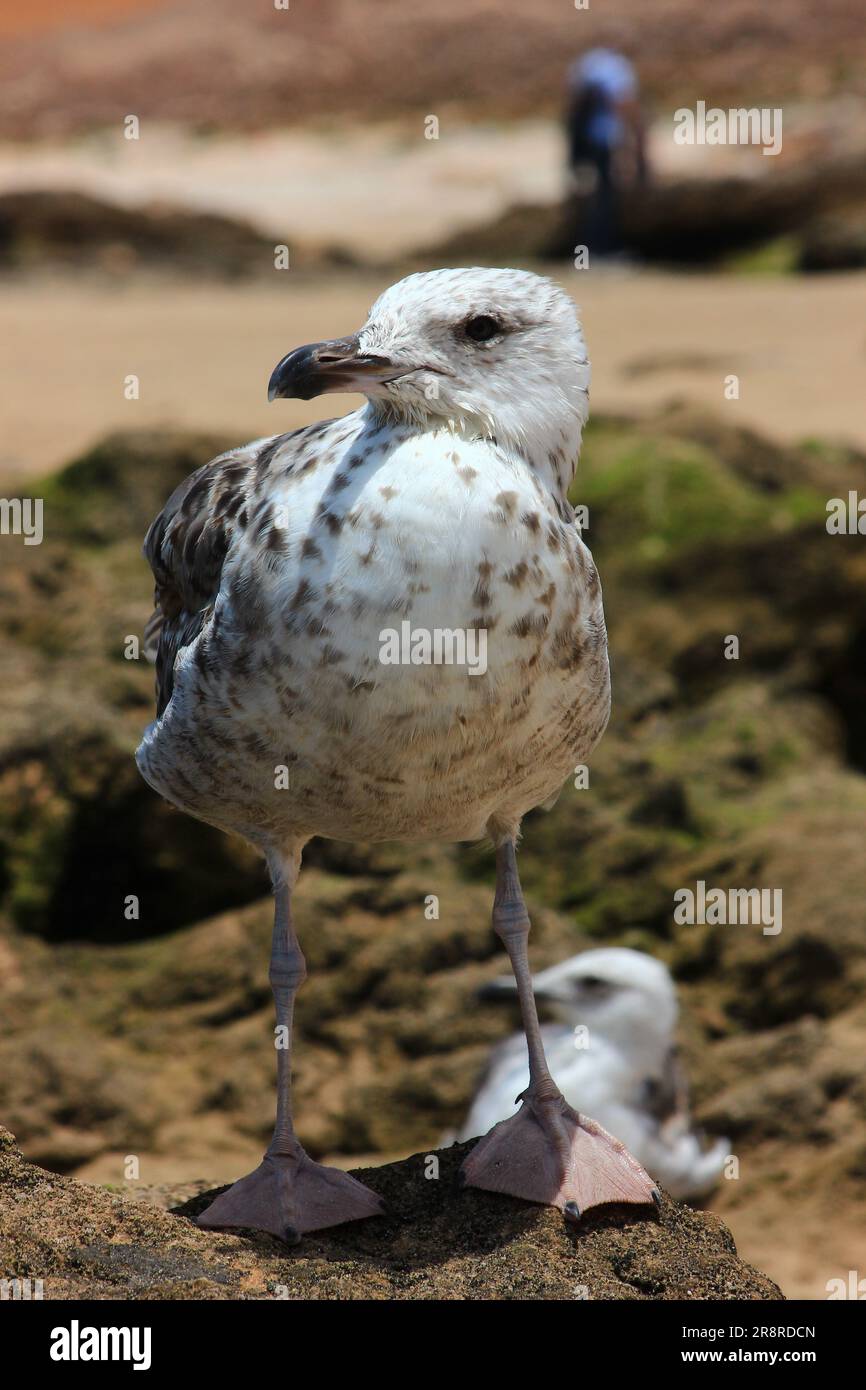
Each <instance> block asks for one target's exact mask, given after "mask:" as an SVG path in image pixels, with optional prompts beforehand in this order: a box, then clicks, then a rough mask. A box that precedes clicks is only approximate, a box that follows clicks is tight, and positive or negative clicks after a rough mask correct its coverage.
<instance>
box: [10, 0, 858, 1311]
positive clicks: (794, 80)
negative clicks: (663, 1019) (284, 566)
mask: <svg viewBox="0 0 866 1390" xmlns="http://www.w3.org/2000/svg"><path fill="white" fill-rule="evenodd" d="M0 39H2V52H0V380H2V392H3V401H2V417H0V418H2V429H0V494H2V496H3V497H4V498H6V499H10V498H39V499H42V500H43V504H44V538H43V540H42V542H41V544H38V545H25V544H24V540H23V537H22V536H21V535H16V534H12V533H8V534H2V535H0V566H2V568H0V623H2V630H3V641H2V643H0V683H2V688H3V692H4V693H3V719H2V723H0V1121H2V1122H3V1123H4V1124H6V1125H8V1127H9V1128H10V1129H11V1130H13V1131H14V1132H15V1133H16V1135H17V1136H18V1139H19V1141H20V1143H21V1145H22V1147H23V1149H24V1151H25V1153H26V1155H27V1156H28V1157H29V1158H31V1159H32V1160H34V1161H36V1162H38V1163H41V1164H43V1165H45V1166H47V1167H48V1168H51V1169H55V1170H56V1171H58V1172H62V1173H71V1174H74V1175H76V1176H78V1177H80V1178H83V1179H85V1180H88V1181H93V1182H100V1183H111V1184H115V1185H118V1186H122V1184H123V1183H124V1178H125V1160H126V1158H127V1156H129V1155H133V1156H135V1157H136V1158H137V1159H138V1161H139V1169H140V1178H139V1181H140V1183H143V1184H164V1183H171V1184H184V1183H188V1182H189V1181H190V1180H193V1179H199V1178H203V1179H208V1180H210V1181H218V1180H222V1181H226V1180H228V1179H229V1178H233V1177H236V1176H237V1175H238V1174H240V1173H242V1172H245V1171H247V1170H248V1169H249V1168H250V1167H251V1166H253V1165H254V1163H255V1162H257V1160H258V1156H259V1155H260V1153H261V1150H262V1147H263V1145H264V1144H265V1143H266V1142H267V1139H268V1137H269V1133H270V1127H271V1123H272V1104H273V1085H272V1081H273V1078H272V1070H273V1060H272V1055H271V1051H272V1050H271V1047H270V1045H269V1039H270V1036H271V1028H272V1016H271V996H270V991H269V987H268V982H267V953H268V943H269V937H270V923H271V905H270V901H269V899H268V898H267V884H266V879H265V874H264V871H263V868H262V866H261V865H260V864H259V863H258V862H257V861H256V860H255V859H254V857H253V856H252V854H251V853H249V852H248V851H247V850H246V849H245V848H244V847H243V846H242V845H240V844H238V843H234V842H230V841H229V840H227V839H226V838H224V837H222V836H220V835H219V834H218V833H217V832H215V831H211V830H210V829H208V828H207V827H205V826H203V825H198V824H197V823H195V822H193V821H192V820H189V819H187V818H185V817H183V816H181V815H180V814H179V813H176V812H174V811H172V810H171V809H170V808H169V807H168V806H167V805H165V804H163V803H162V802H160V801H159V800H158V798H156V797H155V796H154V795H153V793H151V792H150V791H149V790H148V788H147V787H146V786H145V785H144V783H143V782H141V780H140V779H139V777H138V774H137V772H136V769H135V767H134V764H133V762H132V756H131V755H132V751H133V749H134V747H135V745H136V743H137V741H138V737H139V734H140V731H141V729H142V727H143V726H144V724H145V723H146V722H147V721H148V720H149V719H150V718H151V717H152V694H151V692H152V672H151V671H150V669H149V668H148V667H147V666H146V663H145V662H144V660H138V659H136V658H135V642H134V641H132V642H131V641H130V639H135V638H136V637H138V638H140V636H141V633H142V631H143V626H144V623H145V621H146V619H147V617H148V615H149V612H150V599H151V579H150V575H149V572H148V570H147V567H146V565H145V563H144V561H143V560H142V559H141V557H140V543H141V539H142V538H143V535H144V532H145V530H146V528H147V526H148V524H149V522H150V520H151V519H152V517H153V515H154V514H155V513H156V511H158V510H159V508H160V506H161V505H162V503H163V501H164V500H165V499H166V497H167V496H168V494H169V493H170V492H171V490H172V489H173V487H174V486H175V485H176V483H177V482H178V481H180V479H181V478H183V477H184V476H186V474H187V473H189V472H190V471H191V470H192V469H193V468H194V467H195V466H197V465H198V464H199V463H201V462H204V461H206V460H207V459H208V458H210V457H211V456H212V455H213V454H214V453H215V452H217V451H218V450H220V449H222V448H226V447H229V446H230V445H232V444H235V443H238V442H241V441H245V440H247V439H250V438H256V437H259V436H262V435H267V434H272V433H276V432H280V431H283V430H286V429H289V428H293V427H294V426H296V425H299V424H303V423H305V422H308V421H310V420H313V419H317V418H322V417H323V415H324V414H326V413H327V412H326V410H325V409H324V406H323V403H322V402H321V401H311V402H309V403H303V402H297V401H292V402H279V403H277V404H275V405H273V406H270V407H269V406H268V404H267V401H266V386H267V380H268V376H269V373H270V371H271V368H272V367H273V365H274V363H275V362H276V361H277V360H278V358H279V357H281V356H282V355H283V354H284V353H286V352H287V351H289V350H290V349H291V348H292V347H294V346H296V345H298V344H300V343H303V342H307V341H310V340H313V339H320V338H325V337H330V336H335V335H337V334H341V333H345V332H350V331H352V330H354V329H356V328H357V327H358V326H360V324H361V323H362V322H363V318H364V315H365V312H366V309H367V307H368V306H369V305H370V303H371V302H372V301H373V299H374V298H375V297H376V295H377V294H378V293H379V292H380V291H381V290H382V289H383V288H384V287H385V286H386V285H388V284H390V283H391V282H392V281H393V280H395V279H397V278H399V276H400V275H402V274H405V273H407V272H408V271H410V270H412V269H415V268H430V267H435V266H440V265H450V264H499V265H504V264H517V265H522V266H528V267H530V268H533V269H537V270H539V271H541V272H543V273H546V274H549V275H551V276H553V277H554V278H555V279H556V280H558V281H559V283H560V284H562V285H563V286H564V287H565V288H566V289H567V290H568V291H569V293H571V294H572V295H573V296H574V298H575V300H576V301H577V302H578V304H579V305H580V306H581V309H582V314H583V318H584V324H585V328H586V333H587V338H588V342H589V348H590V355H591V357H592V360H593V386H592V404H593V417H592V422H591V425H590V428H589V430H588V433H587V436H586V440H585V446H584V450H583V454H582V458H581V464H580V468H579V471H578V476H577V482H576V485H575V488H574V492H573V495H572V496H573V501H574V502H575V503H581V504H583V505H585V506H587V507H588V508H589V518H590V520H589V529H588V531H587V532H586V539H587V540H588V542H589V544H590V546H591V548H592V550H593V553H594V555H595V558H596V561H597V563H598V565H599V568H600V571H601V575H602V578H603V581H604V585H605V598H606V608H607V614H608V626H609V629H610V637H611V649H612V665H613V682H614V714H613V718H612V721H611V726H610V729H609V731H608V734H607V736H606V738H605V739H604V741H603V743H602V745H601V749H600V752H599V754H598V755H597V756H596V758H595V760H594V762H593V767H592V773H591V787H590V789H589V790H577V789H575V788H572V787H571V786H567V787H566V789H565V791H564V792H563V794H562V796H561V798H560V800H559V802H558V804H557V806H556V808H555V809H554V810H553V811H552V812H551V813H549V814H544V813H536V814H534V815H533V816H531V817H529V818H528V819H527V822H526V823H525V827H524V830H525V837H524V845H523V850H522V873H523V879H524V886H525V888H526V890H527V894H528V898H529V903H530V908H531V910H532V913H533V921H534V933H533V937H532V943H531V949H532V960H533V965H534V967H535V968H536V969H540V968H542V967H545V966H549V965H552V964H554V963H555V962H557V961H561V960H563V959H564V958H566V957H568V956H570V955H573V954H574V953H575V952H576V951H578V950H580V949H582V948H584V947H588V946H597V945H624V946H631V947H636V948H638V949H640V950H644V951H648V952H650V953H651V954H652V955H654V956H656V957H657V958H658V959H660V960H662V961H664V962H665V963H666V964H667V965H668V966H669V967H670V968H671V970H672V971H673V973H674V976H675V978H676V980H677V983H678V987H679V993H680V1000H681V1008H682V1018H681V1024H680V1030H679V1036H680V1044H681V1049H682V1056H683V1059H684V1063H685V1066H686V1069H687V1071H688V1074H689V1077H690V1080H691V1085H692V1101H693V1109H694V1111H695V1114H696V1118H697V1122H698V1123H699V1124H700V1126H701V1127H702V1129H703V1130H704V1131H705V1132H706V1135H707V1142H708V1143H709V1142H710V1140H711V1138H712V1137H713V1136H726V1137H727V1138H729V1139H730V1141H731V1150H732V1153H733V1154H735V1155H736V1157H737V1159H738V1160H739V1166H738V1176H737V1177H735V1178H729V1179H724V1180H723V1181H722V1182H721V1184H720V1186H719V1188H718V1190H717V1191H716V1193H715V1194H714V1195H713V1196H712V1197H711V1198H710V1199H709V1203H708V1204H709V1205H710V1206H711V1208H712V1209H713V1210H715V1211H718V1212H719V1213H720V1214H721V1215H722V1217H723V1218H724V1220H725V1221H726V1222H727V1223H728V1224H729V1226H730V1227H731V1229H732V1231H733V1233H734V1236H735V1238H736V1241H737V1244H738V1248H739V1250H740V1253H741V1254H742V1255H743V1256H744V1257H745V1258H746V1259H747V1260H749V1261H751V1262H753V1263H754V1264H756V1265H758V1266H759V1267H760V1268H762V1269H763V1270H765V1271H766V1272H767V1273H769V1274H770V1275H771V1276H772V1277H773V1278H774V1279H776V1280H777V1281H778V1282H779V1283H780V1284H781V1286H782V1288H783V1289H784V1291H785V1292H786V1293H788V1294H789V1295H798V1296H801V1297H809V1298H823V1297H826V1293H827V1281H828V1280H831V1279H834V1278H840V1277H841V1278H843V1279H847V1275H848V1271H849V1270H850V1269H857V1266H858V1260H859V1261H861V1262H862V1251H863V1239H864V1232H866V1126H864V1121H866V1077H864V1071H863V1057H864V1053H866V997H864V982H866V937H864V932H863V913H864V909H863V903H864V901H866V858H864V853H863V842H864V828H866V820H864V817H866V735H864V722H863V708H864V701H866V550H864V540H863V537H862V536H858V535H857V534H853V535H831V534H829V533H828V531H827V528H826V518H827V503H828V500H829V499H832V498H837V497H840V498H844V499H847V498H848V494H849V492H850V491H854V492H856V491H857V489H859V490H860V494H862V495H866V467H864V464H866V452H864V451H866V410H864V402H866V390H864V386H866V382H864V367H866V76H864V74H866V62H864V60H866V26H864V25H863V22H862V15H861V14H858V11H857V7H856V6H855V5H853V4H851V3H850V0H844V2H843V0H827V3H825V4H823V5H822V6H820V7H817V6H814V5H812V4H809V3H806V0H777V3H776V4H775V5H774V6H773V7H772V8H767V7H766V6H764V5H763V4H760V3H759V0H731V3H729V4H727V5H725V6H722V7H706V6H699V5H698V4H697V3H696V0H657V3H656V4H655V5H653V7H652V14H651V17H650V15H649V12H648V10H647V7H646V6H645V5H644V4H643V3H640V2H639V0H612V2H611V3H609V4H607V5H605V6H603V7H602V6H599V7H598V8H597V9H596V8H594V7H592V8H589V9H586V10H582V9H577V8H575V7H574V6H571V5H569V4H567V3H564V2H563V0H535V3H534V4H533V5H526V4H519V3H516V0H501V3H488V2H487V0H440V3H439V4H437V5H435V6H430V5H425V4H420V3H406V0H402V2H401V3H398V0H351V2H350V0H315V3H314V0H290V3H289V4H288V5H287V7H286V8H284V9H281V8H276V7H275V6H274V4H273V3H272V0H271V3H266V2H265V0H257V2H256V3H250V4H247V5H245V6H243V7H239V6H237V5H232V4H230V3H229V0H206V2H205V0H168V2H167V3H165V2H163V3H160V2H159V0H110V3H109V0H52V3H43V4H42V5H40V6H39V7H38V9H33V10H32V11H31V12H30V13H29V14H25V13H24V11H23V10H22V9H21V7H20V6H18V5H16V4H13V3H12V0H0ZM598 50H602V51H603V55H606V56H602V58H601V59H599V57H598ZM588 55H595V56H594V57H593V58H592V61H591V62H589V63H588V62H587V57H588ZM612 55H613V56H612ZM698 102H705V103H706V105H707V107H708V108H714V107H718V108H722V109H724V110H727V109H728V108H730V107H748V108H752V107H754V108H766V109H767V110H768V111H770V112H772V111H775V110H777V109H780V110H781V111H782V112H783V127H782V146H781V150H780V152H779V153H777V154H773V155H772V156H768V155H765V154H763V153H762V148H761V145H760V144H754V145H731V144H708V143H691V144H680V143H677V141H676V140H675V138H674V132H675V129H676V118H675V113H676V112H677V110H678V109H680V108H688V109H692V110H694V109H696V107H697V103H698ZM130 136H132V137H133V138H130ZM355 404H356V402H355V401H353V400H352V399H351V398H345V399H344V398H337V399H336V400H335V401H332V402H328V406H330V407H332V408H333V409H334V410H337V411H342V410H343V409H346V410H348V409H351V408H353V407H354V405H355ZM8 529H9V528H8V527H7V528H6V530H7V531H8ZM864 529H866V522H864ZM731 634H734V635H737V636H738V637H739V642H740V656H739V660H734V661H732V660H726V659H725V657H724V642H725V638H726V637H727V636H729V635H731ZM699 879H703V880H704V881H705V882H706V883H707V884H708V885H712V886H719V887H723V888H726V887H729V886H731V887H752V886H764V887H770V888H781V889H782V891H783V895H784V926H783V930H782V931H781V932H780V933H779V934H778V935H775V936H769V935H763V934H762V932H761V930H760V928H759V927H757V926H749V925H733V926H707V925H695V926H685V927H683V926H676V925H675V924H674V921H673V894H674V891H675V890H676V889H677V888H681V887H683V886H689V885H694V883H695V882H696V881H697V880H699ZM491 883H492V863H491V859H490V857H489V856H488V855H487V854H486V853H485V852H484V851H483V850H481V849H478V848H468V847H463V848H461V847H435V846H421V847H417V848H407V847H404V846H393V847H392V846H384V847H383V846H378V847H370V846H364V845H352V846H348V845H340V844H333V843H331V844H329V843H325V842H318V843H315V844H313V845H311V846H310V848H309V851H308V854H307V869H306V871H305V873H304V874H302V877H301V881H300V888H299V890H298V894H297V909H296V910H297V920H298V924H299V930H300V935H301V939H302V942H303V945H304V950H305V952H306V955H307V960H308V965H309V970H310V976H309V980H308V982H307V984H306V985H305V986H304V988H303V990H302V991H301V993H300V995H299V998H298V1005H297V1023H298V1030H299V1037H298V1046H297V1049H296V1054H295V1060H296V1067H297V1095H298V1100H297V1114H298V1123H299V1130H300V1134H301V1137H302V1139H303V1140H304V1142H305V1143H306V1144H307V1146H308V1148H309V1149H310V1151H311V1152H312V1153H313V1154H314V1155H315V1156H317V1157H327V1158H328V1159H329V1160H330V1161H334V1162H338V1163H341V1164H345V1165H347V1166H348V1165H353V1166H354V1165H357V1163H358V1162H359V1161H361V1160H363V1161H372V1162H376V1161H380V1160H383V1159H391V1158H395V1157H399V1156H402V1155H404V1154H407V1153H411V1152H414V1151H416V1150H418V1149H428V1148H430V1147H432V1146H435V1145H436V1143H437V1142H438V1140H439V1138H440V1136H441V1135H442V1134H443V1132H445V1131H447V1130H448V1129H450V1128H453V1127H456V1126H457V1125H458V1124H459V1122H460V1120H461V1118H462V1117H463V1115H464V1113H465V1110H466V1107H467V1104H468V1101H469V1099H470V1097H471V1095H472V1092H473V1088H474V1086H475V1083H476V1081H477V1078H478V1076H479V1074H480V1072H481V1071H482V1069H483V1066H484V1063H485V1058H486V1056H487V1054H488V1051H489V1049H490V1047H491V1046H492V1045H493V1044H494V1043H496V1042H497V1041H499V1040H500V1039H501V1038H503V1037H504V1036H505V1035H506V1034H507V1033H509V1032H510V1031H511V1030H512V1029H513V1028H514V1026H515V1021H516V1020H515V1016H514V1014H513V1013H512V1012H511V1011H510V1007H509V1006H508V1005H507V1004H505V1005H503V1004H501V1003H500V1004H497V1003H496V1002H493V1001H491V1002H481V1003H479V1002H476V996H477V993H478V991H479V989H480V988H481V987H482V986H483V985H484V984H485V983H486V982H488V981H490V980H491V979H492V978H494V977H495V976H497V975H499V974H501V973H502V971H503V956H502V955H501V953H500V950H499V948H498V944H497V943H496V941H495V938H494V937H493V935H492V932H491V930H490V925H489V922H490V907H491ZM430 894H435V895H436V896H437V897H438V899H439V917H438V920H434V921H428V920H425V913H424V902H425V898H426V897H427V896H428V895H430ZM131 898H134V899H136V900H137V903H138V906H137V908H133V909H131V908H130V899H131ZM136 914H137V915H136Z"/></svg>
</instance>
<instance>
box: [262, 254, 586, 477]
mask: <svg viewBox="0 0 866 1390" xmlns="http://www.w3.org/2000/svg"><path fill="white" fill-rule="evenodd" d="M589 374H590V369H589V361H588V359H587V355H586V344H585V343H584V339H583V332H582V329H581V325H580V321H579V319H578V316H577V311H576V309H575V306H574V303H573V301H572V300H571V298H570V297H569V295H567V294H566V293H565V292H564V290H561V289H560V288H559V286H558V285H555V284H554V283H553V281H551V280H547V279H544V278H543V277H542V276H540V275H534V274H532V273H531V272H530V271H527V270H495V269H484V268H475V269H466V270H432V271H426V272H424V273H421V274H417V275H409V276H407V277H406V279H405V280H400V281H398V283H397V284H396V285H392V286H391V287H390V289H387V290H386V291H385V293H384V294H382V295H381V296H380V297H379V298H378V299H377V300H376V303H375V304H374V305H373V307H372V309H371V310H370V313H369V315H368V318H367V321H366V323H365V324H364V325H363V327H362V328H361V329H359V331H358V332H357V333H354V334H352V335H351V336H350V337H347V338H338V339H334V340H332V341H330V342H322V343H311V344H308V345H307V346H305V347H300V348H296V349H295V351H294V352H291V353H289V354H288V356H287V357H284V358H283V359H282V361H281V362H279V363H278V364H277V366H276V367H275V368H274V371H273V374H272V375H271V380H270V384H269V387H268V397H269V399H270V400H274V399H275V398H276V397H278V396H299V397H301V398H302V399H303V400H309V399H310V398H311V397H312V396H318V395H322V394H323V393H324V392H326V391H360V392H362V393H363V394H364V395H365V396H367V397H368V398H369V399H370V401H371V402H372V403H373V406H374V408H375V409H377V410H380V411H382V412H383V413H386V414H391V415H393V416H397V417H402V418H408V419H410V420H412V421H415V422H417V423H418V424H419V425H420V426H422V427H425V428H431V427H433V428H435V427H437V426H439V425H451V426H455V427H459V428H462V429H469V430H470V431H472V432H475V433H480V434H483V435H489V436H492V437H495V438H496V439H497V440H498V441H499V442H500V443H503V444H506V445H509V446H513V447H516V448H519V449H521V450H526V451H528V452H529V453H530V454H533V453H534V452H535V451H537V450H538V451H543V450H548V451H550V450H555V449H558V450H562V451H568V450H571V451H572V461H573V457H574V455H575V454H576V452H577V448H578V447H579V444H580V433H581V429H582V427H583V424H584V422H585V420H586V415H587V409H588V391H589Z"/></svg>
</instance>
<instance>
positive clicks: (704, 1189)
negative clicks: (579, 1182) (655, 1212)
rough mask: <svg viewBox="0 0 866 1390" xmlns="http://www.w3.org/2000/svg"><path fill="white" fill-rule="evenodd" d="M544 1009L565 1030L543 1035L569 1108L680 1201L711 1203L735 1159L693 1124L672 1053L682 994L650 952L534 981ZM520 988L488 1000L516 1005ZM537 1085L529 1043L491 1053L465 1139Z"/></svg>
mask: <svg viewBox="0 0 866 1390" xmlns="http://www.w3.org/2000/svg"><path fill="white" fill-rule="evenodd" d="M532 984H533V991H534V994H535V998H536V1000H542V1001H543V1002H544V1003H546V1004H547V1005H548V1006H549V1009H550V1011H551V1013H552V1014H553V1015H554V1017H555V1018H556V1019H557V1020H558V1021H557V1022H556V1023H549V1024H545V1025H544V1026H543V1027H542V1029H541V1035H542V1039H543V1041H544V1050H545V1053H546V1055H547V1061H548V1064H549V1066H550V1070H551V1073H552V1075H553V1076H554V1078H555V1079H556V1082H557V1084H558V1085H559V1086H560V1087H561V1089H562V1093H563V1095H564V1096H565V1099H566V1100H567V1101H568V1103H569V1105H571V1106H572V1107H573V1108H574V1109H575V1110H580V1111H584V1110H585V1111H586V1112H587V1113H588V1114H590V1115H592V1116H594V1118H595V1119H596V1120H598V1122H599V1123H600V1124H602V1125H604V1128H605V1129H606V1130H609V1131H610V1133H611V1134H615V1135H616V1137H617V1139H621V1140H622V1142H623V1143H624V1144H625V1145H626V1147H627V1148H628V1149H629V1151H630V1152H631V1153H633V1154H634V1156H635V1158H637V1159H639V1160H640V1162H641V1163H642V1164H643V1165H644V1167H645V1168H646V1169H647V1171H648V1172H649V1173H651V1174H652V1176H653V1177H654V1178H655V1179H656V1181H657V1182H660V1183H661V1184H662V1186H663V1187H665V1188H667V1190H668V1192H670V1193H671V1195H672V1196H673V1197H679V1198H685V1197H703V1196H705V1195H706V1194H707V1193H708V1192H710V1191H711V1190H712V1189H713V1188H714V1187H715V1186H716V1184H717V1183H718V1181H719V1178H720V1177H721V1174H722V1170H723V1168H724V1166H725V1161H726V1159H727V1155H728V1144H727V1141H726V1140H724V1139H719V1140H717V1141H716V1143H715V1144H713V1145H712V1146H711V1147H710V1148H709V1149H707V1150H706V1151H704V1149H703V1147H702V1145H701V1142H700V1140H699V1138H698V1136H697V1135H696V1134H695V1133H694V1132H693V1130H692V1127H691V1120H690V1117H689V1106H688V1085H687V1082H686V1078H685V1074H684V1072H683V1070H682V1068H681V1066H680V1064H679V1062H678V1059H677V1054H676V1048H675V1044H674V1029H675V1027H676V1022H677V1015H678V1012H679V1010H678V1006H677V996H676V989H675V987H674V982H673V980H672V979H671V976H670V974H669V972H668V970H667V969H666V968H665V966H664V965H662V963H661V961H657V960H654V959H653V957H652V956H648V955H645V954H644V952H643V951H630V950H627V949H625V948H624V947H617V946H611V947H603V948H601V949H599V950H594V951H584V952H583V953H582V954H581V955H579V956H572V958H571V959H570V960H566V961H563V962H562V963H561V964H560V965H554V966H552V967H551V968H550V969H549V970H544V971H542V972H541V974H540V975H534V976H533V979H532ZM513 993H514V982H513V980H510V979H506V978H503V979H500V980H494V981H493V983H492V984H490V985H488V986H486V988H485V989H484V990H483V991H482V994H483V996H484V997H486V998H499V999H507V998H510V997H511V996H512V995H513ZM528 1082H529V1074H528V1072H527V1068H526V1044H525V1042H524V1040H523V1035H522V1034H521V1033H515V1034H513V1035H512V1036H511V1037H510V1038H506V1039H505V1041H504V1042H503V1043H500V1045H499V1046H498V1047H496V1048H495V1049H494V1050H493V1053H492V1054H491V1057H490V1061H489V1063H488V1066H487V1070H486V1071H485V1074H484V1076H483V1077H482V1079H481V1082H480V1084H479V1087H478V1090H477V1092H476V1094H475V1096H474V1098H473V1100H472V1105H471V1107H470V1109H469V1113H468V1115H467V1117H466V1119H465V1121H464V1123H463V1126H462V1128H461V1129H460V1131H459V1133H458V1135H457V1138H458V1140H460V1141H463V1140H466V1139H472V1138H474V1137H475V1135H477V1134H484V1133H485V1132H486V1131H487V1130H488V1129H490V1127H491V1126H492V1125H495V1124H496V1123H497V1122H498V1121H500V1120H504V1119H507V1118H508V1116H509V1115H511V1114H513V1112H514V1103H515V1102H514V1097H515V1096H516V1095H517V1094H518V1093H520V1092H522V1091H524V1090H525V1089H526V1086H527V1085H528Z"/></svg>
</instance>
